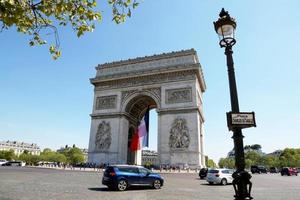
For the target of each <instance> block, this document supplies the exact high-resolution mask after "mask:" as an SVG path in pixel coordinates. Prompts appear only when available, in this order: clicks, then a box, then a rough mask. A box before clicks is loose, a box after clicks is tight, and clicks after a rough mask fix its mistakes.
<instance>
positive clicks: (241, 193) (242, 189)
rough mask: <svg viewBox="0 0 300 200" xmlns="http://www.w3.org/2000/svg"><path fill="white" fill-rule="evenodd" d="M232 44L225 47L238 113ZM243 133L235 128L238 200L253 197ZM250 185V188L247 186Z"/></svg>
mask: <svg viewBox="0 0 300 200" xmlns="http://www.w3.org/2000/svg"><path fill="white" fill-rule="evenodd" d="M232 53H233V51H232V46H231V45H227V46H226V48H225V55H226V58H227V69H228V79H229V90H230V100H231V110H232V112H233V113H238V112H239V111H240V109H239V101H238V94H237V89H236V81H235V73H234V63H233V58H232ZM243 137H244V136H243V134H242V129H241V128H235V129H234V130H233V137H232V138H233V141H234V152H235V166H236V172H234V174H233V175H232V176H233V178H234V182H233V186H234V190H235V193H236V194H235V196H234V197H235V199H236V200H245V199H252V197H251V195H250V193H251V187H252V183H251V182H250V178H251V175H250V174H249V173H248V172H246V171H245V155H244V144H243ZM247 185H249V188H248V187H247Z"/></svg>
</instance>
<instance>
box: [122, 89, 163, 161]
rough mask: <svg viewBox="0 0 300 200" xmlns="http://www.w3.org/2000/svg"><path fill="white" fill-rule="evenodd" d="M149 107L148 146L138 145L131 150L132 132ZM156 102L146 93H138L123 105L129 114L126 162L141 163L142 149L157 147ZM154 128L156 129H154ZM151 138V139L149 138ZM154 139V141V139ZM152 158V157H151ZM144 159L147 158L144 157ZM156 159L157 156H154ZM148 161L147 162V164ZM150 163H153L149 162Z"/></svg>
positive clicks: (154, 148)
mask: <svg viewBox="0 0 300 200" xmlns="http://www.w3.org/2000/svg"><path fill="white" fill-rule="evenodd" d="M148 108H149V121H150V122H149V130H148V136H147V137H148V146H146V147H143V146H142V144H139V145H140V149H139V150H137V151H132V150H131V145H132V142H133V140H134V139H133V137H134V134H135V133H136V131H137V129H138V127H139V124H140V123H141V120H142V119H143V117H144V116H145V114H146V112H147V110H148ZM156 108H157V104H156V102H155V100H154V99H153V98H152V97H150V96H147V95H138V96H136V97H134V98H132V99H131V100H130V101H129V102H128V103H127V105H126V107H125V112H126V113H127V114H128V115H129V116H130V117H129V119H128V121H129V126H128V138H127V139H128V143H127V164H136V165H142V164H144V162H142V150H146V151H150V150H156V149H157V130H158V129H157V113H156ZM155 128H156V130H155ZM150 138H151V140H150ZM154 140H156V141H154ZM153 159H154V158H153ZM145 160H146V161H148V160H147V158H145ZM156 160H157V156H156ZM149 163H150V162H147V164H149ZM151 164H153V165H154V164H155V163H153V162H151Z"/></svg>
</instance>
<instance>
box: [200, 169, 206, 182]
mask: <svg viewBox="0 0 300 200" xmlns="http://www.w3.org/2000/svg"><path fill="white" fill-rule="evenodd" d="M207 172H208V168H201V169H200V171H199V177H200V179H204V178H205V177H206V176H207Z"/></svg>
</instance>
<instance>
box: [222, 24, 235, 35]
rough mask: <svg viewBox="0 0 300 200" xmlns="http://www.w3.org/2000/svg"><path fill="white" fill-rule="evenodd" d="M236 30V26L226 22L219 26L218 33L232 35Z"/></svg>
mask: <svg viewBox="0 0 300 200" xmlns="http://www.w3.org/2000/svg"><path fill="white" fill-rule="evenodd" d="M233 32H234V27H233V26H232V25H229V24H224V25H222V26H220V27H219V28H218V34H219V35H222V36H224V37H232V36H233Z"/></svg>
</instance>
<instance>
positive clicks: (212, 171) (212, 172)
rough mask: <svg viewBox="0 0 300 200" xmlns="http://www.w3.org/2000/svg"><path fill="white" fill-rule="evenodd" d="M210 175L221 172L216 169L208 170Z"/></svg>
mask: <svg viewBox="0 0 300 200" xmlns="http://www.w3.org/2000/svg"><path fill="white" fill-rule="evenodd" d="M208 173H211V174H216V173H219V170H216V169H210V170H208Z"/></svg>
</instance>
